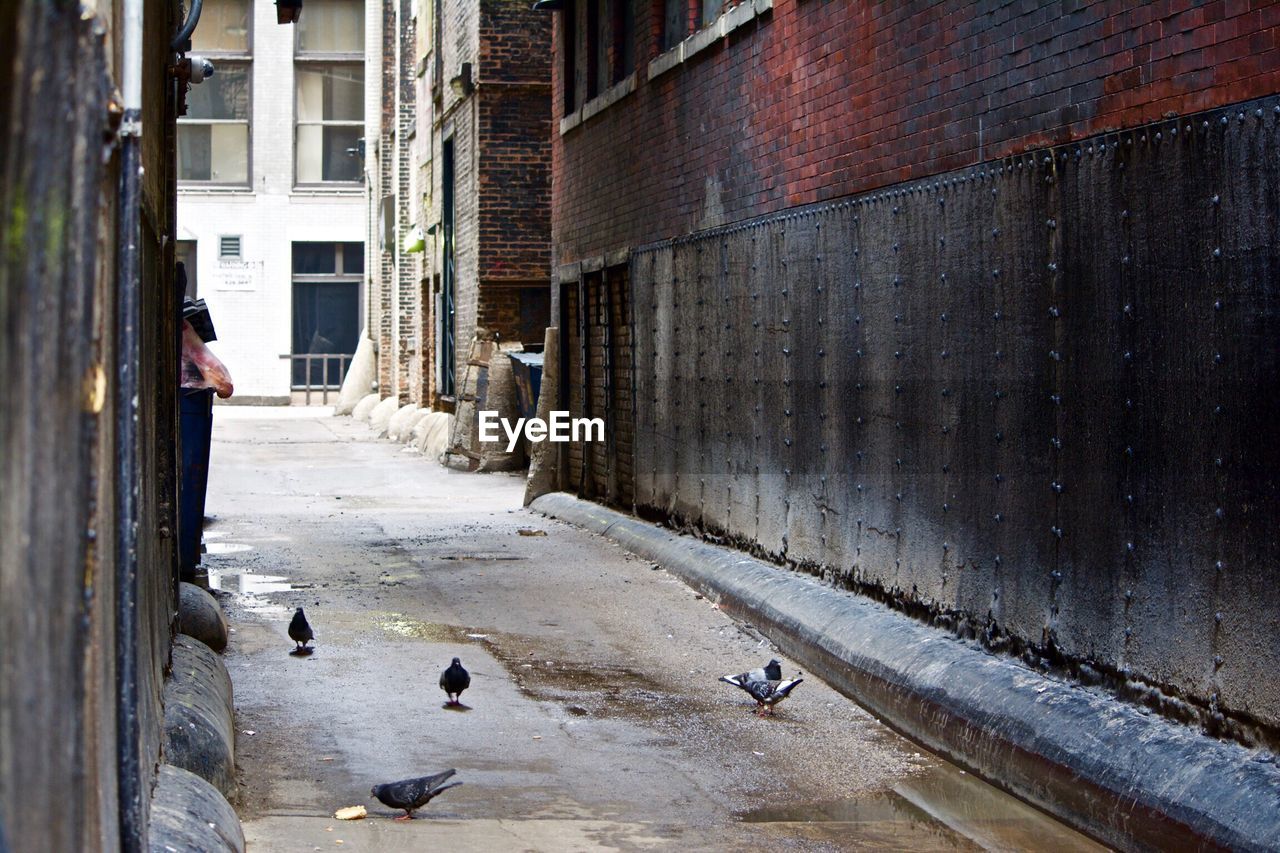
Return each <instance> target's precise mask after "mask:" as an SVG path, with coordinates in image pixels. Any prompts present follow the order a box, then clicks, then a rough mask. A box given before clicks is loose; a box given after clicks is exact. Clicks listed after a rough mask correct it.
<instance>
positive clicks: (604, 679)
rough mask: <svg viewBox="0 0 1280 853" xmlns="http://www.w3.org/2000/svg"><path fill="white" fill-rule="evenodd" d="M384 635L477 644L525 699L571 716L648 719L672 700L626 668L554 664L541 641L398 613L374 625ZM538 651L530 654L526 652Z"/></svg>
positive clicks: (556, 657)
mask: <svg viewBox="0 0 1280 853" xmlns="http://www.w3.org/2000/svg"><path fill="white" fill-rule="evenodd" d="M377 625H378V627H379V628H381V629H382V630H384V631H387V632H389V633H392V634H398V635H399V636H401V637H409V638H412V639H415V640H423V641H424V642H428V643H451V644H469V643H479V644H480V645H481V646H483V647H484V650H485V651H486V652H487V653H489V654H490V655H492V656H493V657H494V658H495V659H496V660H497V661H498V663H500V664H502V667H503V669H505V670H506V671H507V673H508V674H509V675H510V676H511V680H512V681H514V682H515V684H516V686H517V687H518V688H519V689H520V690H521V691H522V692H523V693H525V695H527V696H529V697H530V698H532V699H535V700H537V701H542V702H557V703H560V704H563V705H564V706H565V708H566V710H567V711H568V712H569V713H570V714H572V715H573V716H578V717H581V716H588V715H597V714H608V715H611V716H616V715H625V716H628V717H634V718H650V717H654V716H657V715H659V714H660V711H659V709H660V708H661V707H662V706H663V704H664V703H666V702H668V701H669V700H670V699H671V698H672V697H671V694H670V693H669V692H667V691H664V690H663V689H662V688H661V687H660V686H659V685H658V684H657V683H655V682H654V681H652V680H651V679H649V678H648V677H646V676H644V675H641V674H640V673H638V672H635V671H633V670H630V669H626V668H625V667H619V666H609V665H594V666H584V665H581V664H578V663H576V662H572V661H565V660H561V659H559V658H560V656H559V655H558V654H557V652H556V651H554V650H553V649H552V648H551V647H549V646H548V645H547V643H546V641H545V640H536V639H534V638H532V637H524V636H519V635H515V634H507V633H504V632H501V631H493V630H490V629H485V628H474V627H472V628H463V627H460V626H458V625H441V624H435V623H431V622H423V621H421V620H418V619H412V618H410V617H408V616H404V615H402V614H398V613H392V614H387V615H386V616H385V617H383V618H382V619H379V620H378V621H377ZM531 648H532V649H538V653H537V654H532V655H531V654H530V653H529V649H531Z"/></svg>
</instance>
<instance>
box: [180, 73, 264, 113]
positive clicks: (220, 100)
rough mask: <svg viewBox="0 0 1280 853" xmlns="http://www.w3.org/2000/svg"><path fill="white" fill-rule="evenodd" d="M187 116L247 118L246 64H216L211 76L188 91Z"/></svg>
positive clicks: (247, 77)
mask: <svg viewBox="0 0 1280 853" xmlns="http://www.w3.org/2000/svg"><path fill="white" fill-rule="evenodd" d="M186 118H215V119H248V118H249V67H248V66H247V65H245V64H243V63H240V64H231V63H226V62H220V63H217V70H216V71H215V72H214V74H213V76H212V77H210V78H208V79H207V80H205V81H204V82H203V83H197V84H195V85H193V86H192V87H191V91H190V92H188V93H187V115H186Z"/></svg>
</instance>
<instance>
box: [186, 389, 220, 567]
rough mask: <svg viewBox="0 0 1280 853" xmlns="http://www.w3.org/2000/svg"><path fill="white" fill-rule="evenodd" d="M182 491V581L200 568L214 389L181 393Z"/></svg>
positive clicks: (189, 390)
mask: <svg viewBox="0 0 1280 853" xmlns="http://www.w3.org/2000/svg"><path fill="white" fill-rule="evenodd" d="M181 414H182V423H181V425H180V430H181V438H182V488H181V491H180V492H179V493H178V560H179V566H180V568H181V574H182V577H183V579H184V580H187V579H189V578H190V576H192V575H194V574H195V570H196V566H198V565H200V540H201V537H202V536H203V535H204V495H205V489H206V487H207V486H208V485H209V442H210V438H211V437H212V435H213V389H212V388H183V389H182V413H181Z"/></svg>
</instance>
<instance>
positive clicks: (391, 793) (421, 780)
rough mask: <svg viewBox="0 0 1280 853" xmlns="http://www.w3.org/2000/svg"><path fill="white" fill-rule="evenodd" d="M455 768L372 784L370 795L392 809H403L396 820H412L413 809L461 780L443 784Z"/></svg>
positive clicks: (420, 806) (454, 771) (456, 784)
mask: <svg viewBox="0 0 1280 853" xmlns="http://www.w3.org/2000/svg"><path fill="white" fill-rule="evenodd" d="M457 772H458V771H457V770H446V771H444V772H443V773H437V774H435V775H434V776H420V777H418V778H417V779H402V780H400V781H399V782H388V783H387V784H385V785H374V786H373V788H372V789H371V790H370V791H369V794H370V796H373V797H377V799H378V801H379V802H380V803H382V804H383V805H384V806H390V807H391V808H393V809H404V816H403V817H398V818H396V820H413V810H414V809H420V808H422V807H423V806H425V805H426V804H427V803H429V802H431V800H432V798H434V797H436V796H437V795H439V794H440V792H442V791H447V790H449V789H450V788H456V787H457V786H458V785H461V784H462V783H461V782H453V783H450V784H448V785H446V784H444V783H445V782H447V781H448V780H449V777H450V776H452V775H453V774H455V773H457Z"/></svg>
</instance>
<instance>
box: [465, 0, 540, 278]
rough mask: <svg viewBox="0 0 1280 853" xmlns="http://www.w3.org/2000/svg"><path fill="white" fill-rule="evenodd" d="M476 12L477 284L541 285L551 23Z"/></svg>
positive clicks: (511, 9) (521, 6)
mask: <svg viewBox="0 0 1280 853" xmlns="http://www.w3.org/2000/svg"><path fill="white" fill-rule="evenodd" d="M529 5H530V4H529V3H525V2H523V0H486V2H483V3H482V4H481V9H480V73H481V74H482V76H483V79H482V82H481V86H482V87H483V94H482V97H481V98H480V101H479V113H480V114H479V122H480V131H479V133H480V147H481V152H482V156H481V158H480V163H479V166H480V169H479V172H480V186H479V191H480V223H479V228H480V234H479V238H480V244H479V246H480V258H479V264H480V280H481V281H482V282H490V281H495V280H504V281H529V280H541V281H546V280H547V276H548V273H549V270H550V264H551V255H550V242H551V213H550V203H551V145H550V138H551V89H550V85H549V84H548V79H549V78H550V76H551V68H550V64H551V56H550V49H551V23H552V22H551V16H550V15H547V14H546V13H539V12H533V11H531V10H530V9H529Z"/></svg>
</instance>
